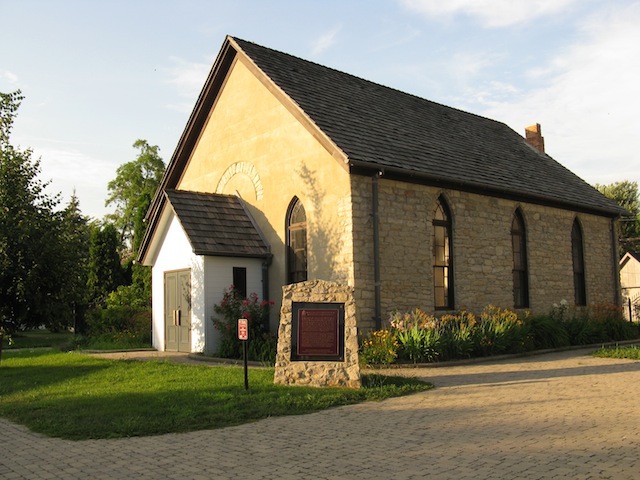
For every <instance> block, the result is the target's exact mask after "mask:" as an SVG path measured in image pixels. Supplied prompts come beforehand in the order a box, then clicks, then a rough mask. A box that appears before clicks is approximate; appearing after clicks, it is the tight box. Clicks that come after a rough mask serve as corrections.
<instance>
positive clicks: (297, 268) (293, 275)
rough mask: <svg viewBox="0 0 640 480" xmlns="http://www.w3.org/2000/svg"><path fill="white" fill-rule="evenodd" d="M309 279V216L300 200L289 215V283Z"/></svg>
mask: <svg viewBox="0 0 640 480" xmlns="http://www.w3.org/2000/svg"><path fill="white" fill-rule="evenodd" d="M306 279H307V215H306V213H305V211H304V206H303V205H302V202H301V201H300V200H298V198H294V199H293V200H292V201H291V205H289V211H288V213H287V283H297V282H304V281H305V280H306Z"/></svg>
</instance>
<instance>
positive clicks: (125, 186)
mask: <svg viewBox="0 0 640 480" xmlns="http://www.w3.org/2000/svg"><path fill="white" fill-rule="evenodd" d="M133 147H134V148H136V149H138V150H139V153H138V156H137V158H136V159H135V160H133V161H131V162H127V163H124V164H122V165H120V167H118V170H117V172H116V178H115V179H113V180H111V181H110V182H109V184H108V189H109V197H108V198H107V200H106V205H111V204H115V205H116V212H115V213H114V214H112V215H110V216H109V218H110V219H111V220H112V221H113V222H114V224H115V226H116V228H118V229H119V231H120V235H121V240H122V242H123V243H125V244H128V245H129V246H130V247H131V249H132V251H133V253H135V252H136V251H137V249H138V247H139V246H140V242H141V241H142V237H143V235H144V229H145V227H144V223H143V219H144V216H145V214H146V211H147V209H148V208H149V205H150V203H151V199H152V198H153V196H154V194H155V192H156V190H157V188H158V185H160V180H161V179H162V175H163V173H164V168H165V165H164V162H163V161H162V158H160V155H159V154H158V151H159V148H158V146H157V145H153V146H152V145H149V144H148V143H147V141H146V140H136V142H135V143H134V144H133Z"/></svg>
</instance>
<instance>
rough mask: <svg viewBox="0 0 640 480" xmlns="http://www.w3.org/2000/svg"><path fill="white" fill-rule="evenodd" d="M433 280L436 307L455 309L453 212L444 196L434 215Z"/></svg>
mask: <svg viewBox="0 0 640 480" xmlns="http://www.w3.org/2000/svg"><path fill="white" fill-rule="evenodd" d="M432 245H433V281H434V293H435V308H436V309H441V310H448V309H453V308H454V307H453V305H454V304H453V253H452V251H451V213H450V212H449V208H448V207H447V202H446V201H445V199H444V198H443V197H440V198H438V202H437V204H436V211H435V213H434V215H433V241H432Z"/></svg>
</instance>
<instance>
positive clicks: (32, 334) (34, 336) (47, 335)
mask: <svg viewBox="0 0 640 480" xmlns="http://www.w3.org/2000/svg"><path fill="white" fill-rule="evenodd" d="M71 340H73V333H72V332H57V333H52V332H50V331H49V330H29V331H26V332H20V333H16V334H15V335H14V336H13V345H11V346H9V341H8V340H7V339H6V338H5V339H3V341H2V348H3V349H7V350H8V349H15V348H37V347H59V346H61V345H64V344H66V343H69V342H71Z"/></svg>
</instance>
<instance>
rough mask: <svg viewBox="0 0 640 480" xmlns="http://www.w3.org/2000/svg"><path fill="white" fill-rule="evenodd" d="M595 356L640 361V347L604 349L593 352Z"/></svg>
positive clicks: (629, 346)
mask: <svg viewBox="0 0 640 480" xmlns="http://www.w3.org/2000/svg"><path fill="white" fill-rule="evenodd" d="M593 355H594V356H596V357H606V358H630V359H632V360H640V345H628V346H625V347H619V346H616V347H604V348H600V349H599V350H596V351H595V352H593Z"/></svg>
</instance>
